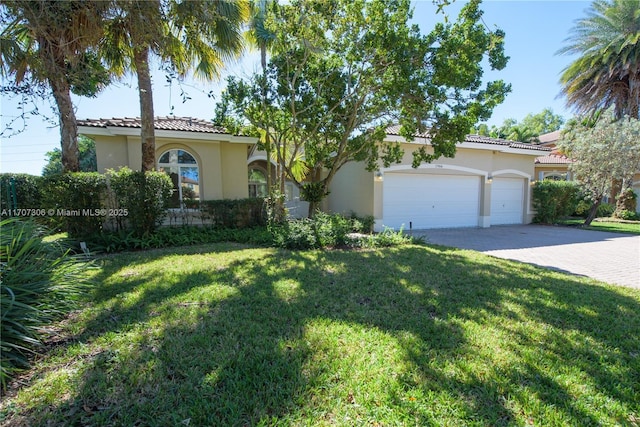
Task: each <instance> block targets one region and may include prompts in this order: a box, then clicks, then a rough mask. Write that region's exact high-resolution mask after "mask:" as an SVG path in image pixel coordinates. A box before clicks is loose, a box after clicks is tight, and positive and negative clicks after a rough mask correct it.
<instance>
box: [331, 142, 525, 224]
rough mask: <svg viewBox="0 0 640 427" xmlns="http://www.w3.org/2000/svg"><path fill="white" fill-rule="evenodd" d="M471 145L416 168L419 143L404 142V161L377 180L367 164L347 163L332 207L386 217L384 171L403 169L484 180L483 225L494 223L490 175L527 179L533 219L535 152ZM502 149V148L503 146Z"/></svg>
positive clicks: (339, 175)
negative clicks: (500, 149)
mask: <svg viewBox="0 0 640 427" xmlns="http://www.w3.org/2000/svg"><path fill="white" fill-rule="evenodd" d="M477 147H478V145H474V148H467V147H462V146H458V149H457V152H456V155H455V157H454V158H440V159H438V160H436V161H434V162H433V163H430V164H422V165H420V167H419V168H417V169H413V168H412V167H411V163H412V160H413V156H412V152H413V150H414V149H416V148H417V145H416V144H408V143H405V144H402V148H403V149H404V151H405V154H404V157H403V160H402V163H401V164H399V165H393V166H391V167H390V168H387V169H384V168H382V169H381V170H382V172H383V176H382V180H380V179H375V174H373V173H371V172H366V170H365V169H364V164H362V163H351V164H347V165H345V166H344V167H343V168H342V169H341V170H340V171H339V172H338V173H337V174H336V177H335V178H334V181H333V183H332V185H331V194H330V195H329V197H328V201H329V203H328V209H329V210H330V211H333V212H348V211H351V210H353V211H355V212H356V213H358V214H360V215H373V216H374V218H376V219H382V214H383V209H382V207H383V198H384V194H383V185H384V182H383V180H384V173H388V172H393V171H402V172H403V173H418V174H438V175H448V174H449V175H472V176H479V177H480V179H481V188H480V222H481V223H480V224H478V225H479V226H487V225H489V224H490V219H489V218H490V209H491V187H490V185H491V184H490V183H489V181H488V180H487V177H488V176H489V175H491V176H494V177H504V178H519V179H522V180H523V184H525V185H524V189H525V194H524V201H523V204H524V206H523V212H524V216H525V217H524V218H523V222H525V223H529V222H531V220H532V218H533V215H534V212H533V211H532V207H531V186H530V185H529V184H530V182H531V181H533V180H535V176H534V159H535V155H531V154H520V153H517V154H516V153H501V152H500V151H499V150H498V149H496V150H493V149H490V148H485V147H482V146H481V147H482V148H477ZM500 148H502V147H500Z"/></svg>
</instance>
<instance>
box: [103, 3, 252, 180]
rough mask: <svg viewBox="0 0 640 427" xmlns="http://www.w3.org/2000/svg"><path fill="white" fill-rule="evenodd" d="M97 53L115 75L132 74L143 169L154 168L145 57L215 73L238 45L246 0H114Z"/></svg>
mask: <svg viewBox="0 0 640 427" xmlns="http://www.w3.org/2000/svg"><path fill="white" fill-rule="evenodd" d="M113 5H114V7H113V12H112V14H111V18H110V19H109V21H108V22H107V25H106V26H105V32H104V37H103V38H102V40H101V43H100V52H101V54H102V55H103V58H104V59H105V60H106V61H107V63H108V64H109V65H110V66H111V69H112V70H113V72H114V73H115V74H116V75H123V74H125V73H127V72H130V73H134V74H135V75H136V77H137V79H138V95H139V100H140V117H141V122H142V126H141V139H142V165H141V166H142V170H153V169H155V165H156V159H155V129H154V110H153V86H152V82H151V71H150V65H149V64H150V61H151V59H152V55H155V57H156V58H158V59H159V60H160V61H161V62H162V63H163V64H165V65H167V66H168V67H169V68H170V69H171V70H173V71H175V72H177V73H178V74H180V75H184V74H186V73H187V72H188V71H190V70H194V72H195V73H194V74H195V75H196V76H197V77H204V78H212V77H217V76H218V75H219V72H220V70H221V69H222V67H223V65H224V63H225V62H227V61H229V60H231V59H233V58H235V57H237V55H239V54H240V52H241V51H242V48H243V39H242V24H243V23H244V22H245V21H246V20H247V19H248V3H247V2H246V1H245V0H242V1H241V0H236V1H231V0H189V1H178V0H133V1H132V0H115V1H114V2H113Z"/></svg>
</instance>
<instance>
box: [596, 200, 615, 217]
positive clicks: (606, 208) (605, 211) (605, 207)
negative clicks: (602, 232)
mask: <svg viewBox="0 0 640 427" xmlns="http://www.w3.org/2000/svg"><path fill="white" fill-rule="evenodd" d="M615 210H616V206H615V205H613V204H611V203H600V205H599V206H598V210H597V211H596V218H608V217H610V216H611V215H613V212H614V211H615Z"/></svg>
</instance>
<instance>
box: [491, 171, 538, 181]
mask: <svg viewBox="0 0 640 427" xmlns="http://www.w3.org/2000/svg"><path fill="white" fill-rule="evenodd" d="M507 174H513V175H518V176H521V177H523V178H527V179H528V180H529V181H531V175H529V174H528V173H526V172H522V171H519V170H517V169H500V170H498V171H495V172H491V175H493V177H494V178H495V177H496V176H497V175H507Z"/></svg>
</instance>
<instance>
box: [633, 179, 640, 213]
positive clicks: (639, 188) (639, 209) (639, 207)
mask: <svg viewBox="0 0 640 427" xmlns="http://www.w3.org/2000/svg"><path fill="white" fill-rule="evenodd" d="M633 191H634V192H635V193H636V196H638V197H636V213H639V214H640V185H636V186H634V187H633Z"/></svg>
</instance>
